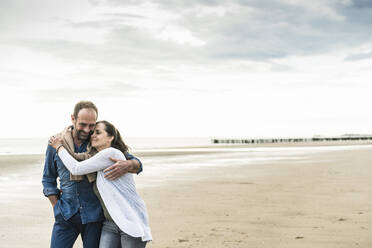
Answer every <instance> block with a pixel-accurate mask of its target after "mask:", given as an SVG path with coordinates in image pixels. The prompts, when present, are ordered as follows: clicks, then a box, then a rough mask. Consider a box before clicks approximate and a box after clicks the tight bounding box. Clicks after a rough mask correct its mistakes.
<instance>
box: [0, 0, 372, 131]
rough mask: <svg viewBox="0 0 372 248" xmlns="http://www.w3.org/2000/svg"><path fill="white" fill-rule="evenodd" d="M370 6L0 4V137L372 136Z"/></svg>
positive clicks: (39, 0)
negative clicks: (105, 128) (70, 129)
mask: <svg viewBox="0 0 372 248" xmlns="http://www.w3.org/2000/svg"><path fill="white" fill-rule="evenodd" d="M371 26H372V1H369V0H312V1H308V0H251V1H249V0H230V1H229V0H199V1H194V0H177V1H175V0H162V1H160V0H158V1H157V0H153V1H142V0H106V1H104V0H90V1H87V0H64V1H60V0H58V1H57V0H32V1H30V0H1V1H0V30H1V32H0V39H1V43H0V54H1V56H0V82H1V85H0V87H1V88H0V89H1V90H0V104H1V114H2V116H3V118H2V124H1V129H0V137H47V136H49V135H51V134H53V133H55V132H58V131H59V130H61V129H62V128H63V127H64V126H66V125H68V124H70V114H71V113H72V110H73V107H74V104H75V103H76V102H77V101H79V100H92V101H93V102H95V103H96V105H97V106H98V108H99V119H107V120H109V121H111V122H112V123H114V124H115V125H116V126H117V127H118V128H119V130H120V131H121V132H122V133H124V136H130V137H139V136H143V137H147V136H155V137H161V136H166V137H168V136H169V137H172V136H217V137H221V136H222V137H232V136H234V137H262V136H265V137H270V136H313V135H316V134H321V135H341V134H344V133H371V134H372V113H371V106H372V97H371V92H372V91H371V90H372V86H371V80H372V32H371Z"/></svg>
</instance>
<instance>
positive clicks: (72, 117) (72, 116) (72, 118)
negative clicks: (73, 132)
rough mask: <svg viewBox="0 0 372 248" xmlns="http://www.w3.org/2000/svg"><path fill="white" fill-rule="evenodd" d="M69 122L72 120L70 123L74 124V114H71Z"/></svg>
mask: <svg viewBox="0 0 372 248" xmlns="http://www.w3.org/2000/svg"><path fill="white" fill-rule="evenodd" d="M71 122H72V125H75V116H74V115H71Z"/></svg>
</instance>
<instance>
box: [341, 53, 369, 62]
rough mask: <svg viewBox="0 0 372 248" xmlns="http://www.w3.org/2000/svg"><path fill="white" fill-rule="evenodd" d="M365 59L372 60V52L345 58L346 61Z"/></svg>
mask: <svg viewBox="0 0 372 248" xmlns="http://www.w3.org/2000/svg"><path fill="white" fill-rule="evenodd" d="M363 59H372V52H367V53H357V54H352V55H349V56H347V57H346V58H345V60H346V61H356V60H363Z"/></svg>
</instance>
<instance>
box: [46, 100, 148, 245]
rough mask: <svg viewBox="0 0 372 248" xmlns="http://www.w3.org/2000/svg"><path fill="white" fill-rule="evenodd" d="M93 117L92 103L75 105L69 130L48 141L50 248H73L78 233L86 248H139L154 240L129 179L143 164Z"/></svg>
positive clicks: (111, 128) (108, 126) (95, 113)
mask: <svg viewBox="0 0 372 248" xmlns="http://www.w3.org/2000/svg"><path fill="white" fill-rule="evenodd" d="M97 116H98V110H97V107H96V106H95V105H94V104H93V103H92V102H89V101H82V102H78V103H77V104H76V105H75V108H74V113H73V114H72V115H71V120H72V126H70V127H67V128H66V129H65V130H64V131H63V132H61V133H59V134H57V135H55V136H52V137H51V138H50V140H49V145H48V148H47V151H46V157H45V165H44V172H43V178H42V184H43V193H44V195H45V196H46V197H48V199H49V201H50V203H51V204H52V207H53V212H54V217H55V222H54V226H53V231H52V237H51V248H60V247H61V248H69V247H71V248H72V247H73V244H74V243H75V241H76V239H77V237H78V235H79V234H80V235H81V237H82V240H83V245H84V247H85V248H95V247H97V248H98V247H100V248H106V247H110V248H115V247H118V248H120V247H123V248H142V247H145V246H146V243H147V242H148V241H150V240H152V237H151V231H150V227H149V221H148V215H147V211H146V206H145V203H144V202H143V200H142V199H141V197H140V196H139V195H138V194H137V191H136V187H135V183H134V179H133V173H137V174H138V173H140V172H141V171H142V164H141V162H140V160H139V159H137V158H136V157H134V156H133V155H131V154H130V153H128V147H127V145H126V144H125V143H124V141H123V140H122V138H121V135H120V133H119V131H118V130H117V129H116V128H115V127H114V126H113V125H112V124H111V123H109V122H107V121H99V122H97ZM57 178H59V187H58V185H57Z"/></svg>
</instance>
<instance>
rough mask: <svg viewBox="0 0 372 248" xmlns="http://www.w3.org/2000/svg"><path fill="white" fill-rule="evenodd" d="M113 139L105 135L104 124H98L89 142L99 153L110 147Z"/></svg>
mask: <svg viewBox="0 0 372 248" xmlns="http://www.w3.org/2000/svg"><path fill="white" fill-rule="evenodd" d="M113 139H114V137H113V136H108V135H107V132H106V131H105V124H103V123H98V124H97V125H96V128H95V129H94V132H93V134H92V136H91V140H90V141H91V143H92V147H94V148H96V149H97V150H98V151H101V150H103V149H105V148H108V147H110V146H111V141H112V140H113Z"/></svg>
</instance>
